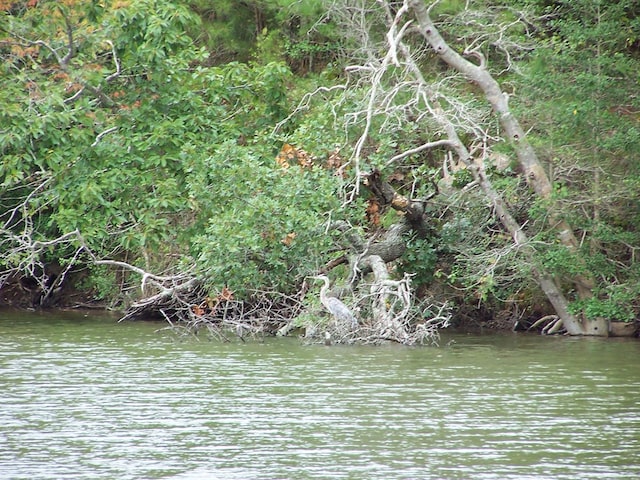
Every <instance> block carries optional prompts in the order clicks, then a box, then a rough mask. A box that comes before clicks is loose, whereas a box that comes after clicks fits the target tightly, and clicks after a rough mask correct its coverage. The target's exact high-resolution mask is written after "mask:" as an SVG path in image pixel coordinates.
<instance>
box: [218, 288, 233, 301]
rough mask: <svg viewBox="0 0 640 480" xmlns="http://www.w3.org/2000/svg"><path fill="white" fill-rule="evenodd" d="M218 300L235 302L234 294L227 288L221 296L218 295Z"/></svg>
mask: <svg viewBox="0 0 640 480" xmlns="http://www.w3.org/2000/svg"><path fill="white" fill-rule="evenodd" d="M218 298H219V299H220V300H221V301H225V302H229V301H231V300H233V292H232V291H231V290H229V289H228V288H227V287H224V288H223V289H222V291H221V292H220V295H218Z"/></svg>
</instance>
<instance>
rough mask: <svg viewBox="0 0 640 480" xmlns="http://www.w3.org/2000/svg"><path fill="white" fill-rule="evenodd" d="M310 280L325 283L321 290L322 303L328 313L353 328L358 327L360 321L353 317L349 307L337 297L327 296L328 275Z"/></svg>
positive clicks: (317, 276)
mask: <svg viewBox="0 0 640 480" xmlns="http://www.w3.org/2000/svg"><path fill="white" fill-rule="evenodd" d="M310 278H313V279H315V280H322V281H323V282H324V285H323V286H322V288H321V289H320V303H322V305H324V308H326V309H327V311H328V312H329V313H330V314H331V315H333V317H334V318H335V319H336V320H338V321H339V322H349V324H350V325H351V326H352V327H353V328H355V327H357V326H358V320H357V319H356V317H354V316H353V313H351V310H349V307H347V306H346V305H345V304H344V303H342V302H341V301H340V300H338V299H337V298H336V297H329V296H327V291H328V290H329V277H327V276H326V275H316V276H313V277H310Z"/></svg>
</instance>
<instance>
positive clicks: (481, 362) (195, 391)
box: [0, 312, 640, 480]
mask: <svg viewBox="0 0 640 480" xmlns="http://www.w3.org/2000/svg"><path fill="white" fill-rule="evenodd" d="M159 326H161V325H159V324H149V323H122V324H117V323H116V322H115V320H114V319H113V318H105V317H93V318H91V317H86V316H84V315H78V314H61V313H56V314H51V313H49V314H29V315H25V314H18V313H15V312H0V400H1V404H0V478H3V479H21V478H24V479H30V480H35V479H65V478H81V479H118V480H122V479H155V478H170V479H243V480H250V479H380V480H382V479H385V480H389V479H474V480H475V479H496V480H504V479H518V480H520V479H525V480H526V479H572V480H573V479H622V478H624V479H637V478H640V362H639V361H640V342H638V341H636V340H622V339H620V340H604V339H585V338H582V339H574V338H541V337H537V336H529V335H504V336H477V335H451V336H445V337H444V338H443V341H442V346H440V347H438V348H404V347H397V346H389V347H382V348H375V347H371V348H369V347H367V348H364V347H363V348H359V347H324V346H304V345H302V344H301V343H300V342H299V341H298V340H296V339H267V340H266V341H265V342H263V343H257V342H254V343H247V344H242V343H238V344H220V343H211V342H207V341H200V342H197V341H188V342H178V341H176V340H175V339H174V338H173V337H172V336H169V335H164V334H162V333H158V332H156V330H157V329H158V328H159Z"/></svg>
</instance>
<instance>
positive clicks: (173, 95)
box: [0, 0, 640, 334]
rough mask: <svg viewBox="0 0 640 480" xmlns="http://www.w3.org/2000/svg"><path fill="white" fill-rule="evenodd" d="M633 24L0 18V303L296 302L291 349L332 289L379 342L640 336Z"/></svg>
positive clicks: (104, 12)
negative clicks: (436, 328)
mask: <svg viewBox="0 0 640 480" xmlns="http://www.w3.org/2000/svg"><path fill="white" fill-rule="evenodd" d="M639 15H640V7H638V5H637V3H636V2H634V1H631V0H623V1H607V0H571V1H550V0H509V1H507V0H503V1H491V0H487V1H484V0H480V1H475V2H465V1H459V0H451V1H440V2H420V1H416V0H412V1H405V2H402V1H375V0H345V1H336V2H332V1H326V0H245V1H233V0H215V1H207V0H192V1H157V0H130V1H127V0H117V1H102V2H99V1H82V0H63V1H55V2H54V1H37V0H29V1H10V0H2V1H0V55H1V57H2V63H1V65H0V72H1V73H0V75H1V77H0V107H1V117H0V155H1V161H0V271H2V274H1V276H0V288H1V289H2V290H1V292H2V295H3V299H4V301H5V302H6V303H11V302H19V301H18V298H23V297H24V296H23V295H22V296H21V295H20V294H19V293H20V292H22V293H24V292H29V295H31V296H30V297H29V298H30V300H29V301H30V302H31V303H32V304H37V305H45V306H46V305H55V304H66V305H71V304H78V303H82V304H84V305H86V304H87V302H91V303H95V304H98V305H100V306H104V307H107V308H112V309H121V310H124V309H126V308H130V307H131V305H136V302H138V305H140V303H139V302H140V301H141V299H144V298H149V297H151V298H154V299H155V300H158V298H159V297H158V295H161V298H164V299H166V298H167V295H169V294H170V296H171V298H173V299H175V297H176V294H177V293H179V292H180V291H182V292H183V293H184V292H186V291H192V290H195V291H197V296H195V297H192V298H190V299H188V301H185V302H186V303H185V310H184V311H185V312H187V313H188V315H189V318H191V319H193V318H197V317H200V316H202V315H204V314H205V313H206V312H205V310H206V311H207V312H209V313H213V312H214V310H215V309H216V307H217V306H218V305H220V304H221V302H229V301H232V300H233V301H234V302H242V303H243V304H244V305H248V304H251V303H252V302H254V303H255V301H256V298H260V299H264V298H266V297H269V298H279V299H280V300H281V301H282V299H285V300H284V303H287V302H289V304H290V303H291V302H290V301H292V300H291V299H295V303H296V305H298V306H299V307H300V309H297V310H295V311H293V313H294V315H292V316H295V317H297V320H296V321H297V323H296V325H297V326H303V325H304V324H305V322H308V321H309V318H311V317H312V316H313V315H312V314H314V312H316V310H317V308H318V305H317V300H315V296H311V295H305V293H306V292H307V289H309V288H312V287H311V286H310V285H309V283H308V282H307V281H305V279H306V278H307V277H308V276H309V275H313V274H317V273H322V272H324V273H329V274H330V276H331V278H332V280H333V281H335V282H336V283H337V284H340V285H342V286H343V288H342V290H341V293H342V294H343V296H345V297H348V298H349V299H350V300H345V302H346V303H349V305H350V306H351V307H352V308H354V309H355V311H357V312H360V316H361V317H365V316H372V317H374V318H376V316H380V318H385V321H387V326H386V327H385V328H387V329H388V328H390V326H393V321H401V322H405V321H406V322H409V323H411V324H412V325H413V327H415V326H416V325H420V324H422V323H424V322H425V319H429V318H435V317H438V318H439V319H441V320H443V319H445V318H446V319H452V320H453V321H454V322H457V323H458V324H460V323H469V322H471V323H474V324H489V325H493V326H502V327H505V326H506V327H509V328H514V327H515V326H517V325H520V326H524V327H525V328H527V327H529V326H531V325H532V324H533V323H534V322H536V321H538V320H539V319H541V318H542V319H547V322H546V323H541V324H540V327H546V328H547V330H560V329H561V328H564V329H567V330H568V331H569V333H578V334H580V333H594V329H593V328H592V326H593V325H600V326H601V325H602V321H604V322H609V321H612V320H617V321H623V322H633V321H634V320H635V319H637V317H638V312H639V311H640V300H639V299H640V268H639V267H638V262H637V259H636V252H637V251H638V249H639V248H640V247H639V246H640V238H639V237H640V231H639V229H638V225H640V200H639V195H638V192H639V190H640V161H639V152H640V99H638V93H637V92H638V86H639V81H640V18H639ZM436 34H437V36H435V35H436ZM438 42H440V43H438ZM447 49H450V50H447ZM456 62H458V63H456ZM464 62H466V63H464ZM465 69H466V70H465ZM485 74H486V75H485ZM475 75H479V76H478V77H476V76H475ZM482 75H485V76H482ZM487 75H488V76H487ZM490 80H491V81H495V82H494V83H495V84H494V83H491V82H490ZM487 82H488V83H487ZM494 87H495V88H498V90H497V91H498V96H497V97H496V96H495V95H493V96H492V93H491V88H494ZM494 93H495V91H494ZM513 119H517V120H516V121H517V123H516V124H513V123H511V124H510V123H509V122H510V121H511V120H513ZM514 125H515V127H517V129H520V128H521V129H522V130H517V131H516V133H513V132H512V131H511V130H510V129H511V128H512V127H513V126H514ZM515 127H514V128H515ZM519 131H522V132H523V133H524V134H523V135H520V134H518V133H517V132H519ZM531 155H533V157H532V156H531ZM527 159H529V160H527ZM545 182H546V183H545ZM568 233H570V238H569V237H567V234H568ZM380 262H381V263H382V265H383V266H384V270H385V272H384V273H381V270H380ZM372 285H378V287H380V286H385V285H386V286H387V287H388V286H391V287H390V288H391V290H385V291H384V293H381V292H382V290H380V289H378V290H376V295H377V296H376V295H374V293H373V292H374V290H373V289H371V287H372ZM141 287H142V288H141ZM385 288H386V287H385ZM367 289H368V290H367ZM162 295H165V296H164V297H162ZM409 297H410V298H409ZM344 299H345V298H343V300H344ZM367 299H370V301H369V303H368V304H367ZM145 305H146V306H149V305H150V304H149V303H147V304H145ZM154 305H155V306H158V303H157V302H156V303H154ZM376 309H377V310H376ZM143 310H144V309H143ZM410 312H411V314H410ZM599 322H600V323H599ZM395 326H396V327H397V325H395ZM394 328H395V327H394ZM597 328H600V327H597ZM597 328H596V330H597ZM603 330H606V328H605V329H601V330H600V333H596V334H601V333H603ZM378 333H379V332H378Z"/></svg>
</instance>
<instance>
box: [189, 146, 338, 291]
mask: <svg viewBox="0 0 640 480" xmlns="http://www.w3.org/2000/svg"><path fill="white" fill-rule="evenodd" d="M228 158H233V161H232V162H229V161H227V160H225V159H228ZM206 163H207V168H206V170H207V183H208V184H210V185H216V186H217V188H216V194H215V195H214V196H212V197H210V198H209V199H208V200H209V201H208V202H207V203H206V204H204V205H203V209H204V210H205V211H206V212H208V213H207V216H208V217H209V218H210V220H209V221H208V223H207V225H206V228H205V231H204V234H201V235H199V236H197V237H196V238H195V239H194V251H193V252H194V253H193V254H194V256H195V257H196V258H197V260H198V265H199V267H200V268H202V270H203V271H204V272H206V274H207V276H208V277H209V278H210V279H211V282H212V285H217V286H221V285H226V286H228V287H229V288H231V289H232V290H234V291H235V292H238V294H239V295H243V294H245V293H247V291H248V290H251V289H257V288H268V289H278V290H281V291H287V290H288V289H290V288H291V287H292V286H294V285H295V284H296V281H297V280H298V279H300V278H301V277H302V276H304V275H305V274H308V273H309V271H311V269H312V268H313V267H314V266H315V265H317V264H318V263H319V262H320V261H321V258H322V254H323V252H325V251H326V250H327V249H328V248H329V245H330V243H329V239H328V238H327V237H326V236H324V235H321V234H320V232H321V225H322V223H323V221H324V220H325V214H326V213H328V212H329V211H330V210H333V209H336V208H337V207H338V206H339V205H338V204H337V197H336V196H334V195H332V193H333V192H334V188H335V187H334V186H333V185H334V182H333V178H332V176H331V174H330V172H327V171H326V170H323V169H321V168H319V167H315V166H314V167H312V168H309V169H305V168H300V167H291V168H289V169H285V168H276V162H275V159H274V158H273V157H261V156H257V155H256V154H255V153H253V152H251V151H250V150H249V149H246V148H242V147H239V146H238V145H236V144H235V143H233V142H226V143H224V144H222V145H220V146H219V147H218V149H217V151H216V152H214V155H213V156H211V157H210V158H208V159H207V160H206ZM231 179H236V180H235V181H229V180H231ZM240 179H241V182H240V183H239V182H238V180H240Z"/></svg>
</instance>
